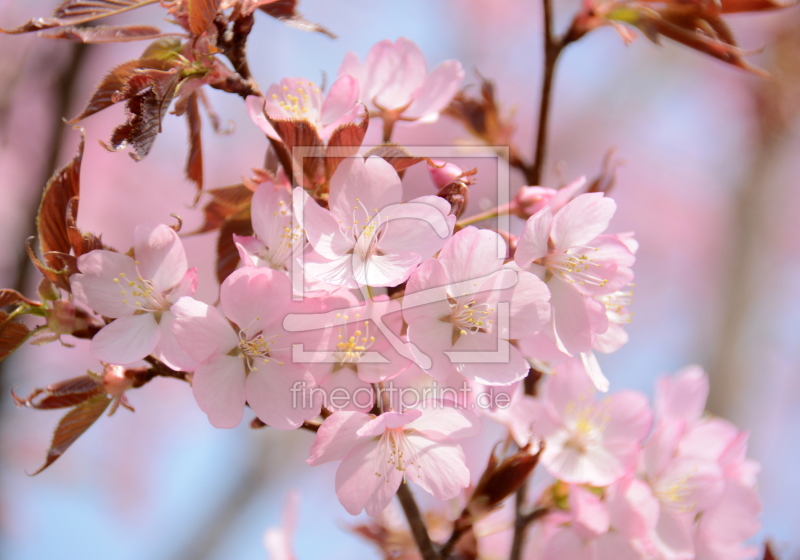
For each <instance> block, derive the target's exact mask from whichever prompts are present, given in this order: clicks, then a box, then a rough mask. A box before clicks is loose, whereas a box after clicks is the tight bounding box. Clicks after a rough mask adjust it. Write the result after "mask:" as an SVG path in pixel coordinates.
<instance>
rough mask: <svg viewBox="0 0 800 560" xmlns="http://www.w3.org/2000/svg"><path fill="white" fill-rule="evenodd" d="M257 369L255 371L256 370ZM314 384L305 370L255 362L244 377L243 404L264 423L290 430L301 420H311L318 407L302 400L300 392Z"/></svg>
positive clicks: (295, 366)
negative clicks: (245, 396)
mask: <svg viewBox="0 0 800 560" xmlns="http://www.w3.org/2000/svg"><path fill="white" fill-rule="evenodd" d="M256 368H257V369H256ZM313 385H314V380H313V378H312V377H311V374H309V373H308V371H306V369H305V368H303V367H300V366H297V365H294V364H289V363H285V362H284V364H283V365H280V363H279V362H278V361H277V360H274V359H272V360H270V361H269V362H267V363H263V362H261V361H260V360H257V361H256V364H255V367H254V369H252V370H251V371H250V373H249V374H248V375H247V382H246V385H245V392H246V394H247V402H248V404H249V405H250V407H251V408H252V409H253V412H255V413H256V416H258V417H259V418H260V419H261V420H262V421H263V422H264V423H265V424H267V425H268V426H272V427H273V428H277V429H279V430H293V429H295V428H297V427H298V426H300V425H301V424H302V423H303V421H304V420H310V419H312V418H315V417H316V416H317V415H318V414H319V406H318V405H316V406H315V404H314V402H312V401H311V399H304V398H303V393H302V392H301V391H302V390H303V389H304V388H310V387H312V386H313Z"/></svg>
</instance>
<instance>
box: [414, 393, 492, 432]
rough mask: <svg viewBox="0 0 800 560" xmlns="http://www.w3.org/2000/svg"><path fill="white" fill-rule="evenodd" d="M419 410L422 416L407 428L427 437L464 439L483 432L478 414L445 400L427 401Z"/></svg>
mask: <svg viewBox="0 0 800 560" xmlns="http://www.w3.org/2000/svg"><path fill="white" fill-rule="evenodd" d="M419 410H421V411H422V416H420V417H419V418H417V419H416V420H414V421H412V422H410V423H409V424H407V426H406V429H409V430H414V431H415V432H419V433H421V434H422V435H423V436H425V437H427V438H438V439H441V436H446V437H449V438H451V439H462V438H468V437H474V436H477V435H478V434H479V433H480V432H481V421H480V418H478V416H476V415H475V414H474V413H472V412H470V411H469V410H466V409H459V408H456V407H454V406H450V405H448V404H446V403H445V402H444V401H426V402H424V403H422V405H421V406H420V407H419Z"/></svg>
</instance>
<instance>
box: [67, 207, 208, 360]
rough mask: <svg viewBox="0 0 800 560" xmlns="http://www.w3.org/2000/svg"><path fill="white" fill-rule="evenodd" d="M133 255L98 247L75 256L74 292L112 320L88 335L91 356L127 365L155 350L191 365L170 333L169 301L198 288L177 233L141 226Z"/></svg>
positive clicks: (161, 357)
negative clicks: (76, 271)
mask: <svg viewBox="0 0 800 560" xmlns="http://www.w3.org/2000/svg"><path fill="white" fill-rule="evenodd" d="M134 255H135V259H134V258H132V257H129V256H127V255H123V254H121V253H115V252H114V251H106V250H100V249H98V250H95V251H91V252H89V253H87V254H85V255H82V256H80V257H79V258H78V269H79V270H80V274H75V275H73V276H72V277H71V278H70V284H71V287H72V291H73V293H74V294H75V296H76V297H77V298H78V299H80V300H82V301H85V302H86V303H87V304H88V305H89V306H90V307H91V308H92V309H94V310H95V311H96V312H97V313H99V314H101V315H103V316H105V317H111V318H113V319H115V320H114V321H112V322H111V323H109V324H108V325H106V326H105V327H103V328H102V329H101V330H100V332H99V333H97V335H95V337H94V338H92V343H91V352H92V355H93V356H94V357H95V358H97V359H98V360H101V361H103V362H106V363H111V364H122V365H125V364H130V363H133V362H136V361H138V360H141V359H142V358H144V357H146V356H148V355H149V354H153V355H154V356H155V357H157V358H158V359H159V360H161V361H163V362H164V363H165V364H167V365H168V366H170V367H172V368H174V369H178V370H180V369H187V370H191V369H193V368H194V365H196V364H195V362H194V360H192V359H191V358H190V357H189V355H187V354H186V352H184V351H183V350H182V349H181V348H180V346H179V345H178V343H177V341H176V340H175V337H174V335H173V334H172V323H173V320H174V315H173V312H172V305H173V304H174V303H175V302H176V301H178V299H179V298H181V297H183V296H189V295H191V294H193V293H194V291H195V288H196V286H197V271H196V269H194V268H192V269H189V267H188V265H187V261H186V253H185V252H184V249H183V244H182V243H181V240H180V239H179V238H178V234H177V233H175V231H174V230H173V229H172V228H170V227H168V226H165V225H156V224H152V223H145V224H140V225H138V226H137V227H136V229H135V231H134Z"/></svg>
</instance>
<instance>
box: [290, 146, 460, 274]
mask: <svg viewBox="0 0 800 560" xmlns="http://www.w3.org/2000/svg"><path fill="white" fill-rule="evenodd" d="M449 210H450V205H449V204H448V203H447V202H446V201H444V200H443V199H441V198H439V197H437V196H422V197H419V198H416V199H414V200H412V201H410V202H407V203H402V186H401V184H400V177H399V176H398V175H397V172H396V171H395V170H394V168H393V167H392V166H391V165H390V164H389V163H388V162H387V161H386V160H384V159H383V158H379V157H374V156H373V157H369V158H367V159H366V160H364V159H363V158H361V157H352V158H346V159H345V160H344V161H342V163H341V164H339V167H338V168H337V169H336V172H335V173H334V175H333V177H332V178H331V188H330V196H329V199H328V209H325V208H322V207H321V206H320V205H319V204H318V203H317V202H316V201H315V200H314V199H312V198H311V197H310V196H309V194H308V193H307V192H306V191H304V190H303V189H301V188H299V187H298V188H296V189H295V191H294V212H295V216H296V218H297V219H298V220H299V221H300V222H301V223H302V226H303V229H304V230H305V233H306V236H307V237H308V240H309V243H310V244H311V247H313V249H314V251H313V253H311V254H307V255H305V261H304V264H303V267H304V270H305V272H306V274H307V275H308V276H310V277H312V278H314V279H317V280H321V281H324V282H327V283H329V284H333V285H335V286H343V287H347V288H357V287H359V286H362V285H369V286H397V285H398V284H401V283H402V282H404V281H405V280H406V279H407V278H408V276H409V275H410V274H411V272H412V271H413V269H414V268H415V267H416V266H417V264H418V263H419V262H420V261H422V260H424V259H427V258H429V257H430V256H432V255H433V254H434V253H436V252H437V251H438V250H439V249H440V248H441V247H442V244H443V243H444V241H445V240H446V239H447V238H448V237H449V236H450V234H451V233H452V231H453V226H454V224H455V216H450V215H448V213H449Z"/></svg>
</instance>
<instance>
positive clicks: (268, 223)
mask: <svg viewBox="0 0 800 560" xmlns="http://www.w3.org/2000/svg"><path fill="white" fill-rule="evenodd" d="M250 207H251V216H252V217H251V221H252V224H253V231H254V232H255V234H256V236H257V237H249V236H247V237H246V236H240V235H235V234H234V236H233V239H234V242H235V243H236V248H237V249H238V250H239V256H240V257H241V259H242V262H243V263H244V264H245V265H248V266H265V267H268V268H272V269H275V270H282V271H286V270H289V265H290V262H291V259H292V256H293V255H294V251H295V249H296V247H297V245H298V243H300V244H302V242H303V232H302V231H301V230H300V225H299V224H296V223H295V222H294V220H293V218H292V200H291V193H290V192H289V190H287V189H285V188H283V187H279V186H277V185H275V184H274V183H273V182H272V181H267V182H265V183H262V184H261V185H259V187H258V189H257V190H256V192H255V194H253V199H252V202H251V206H250ZM301 248H302V247H301Z"/></svg>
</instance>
